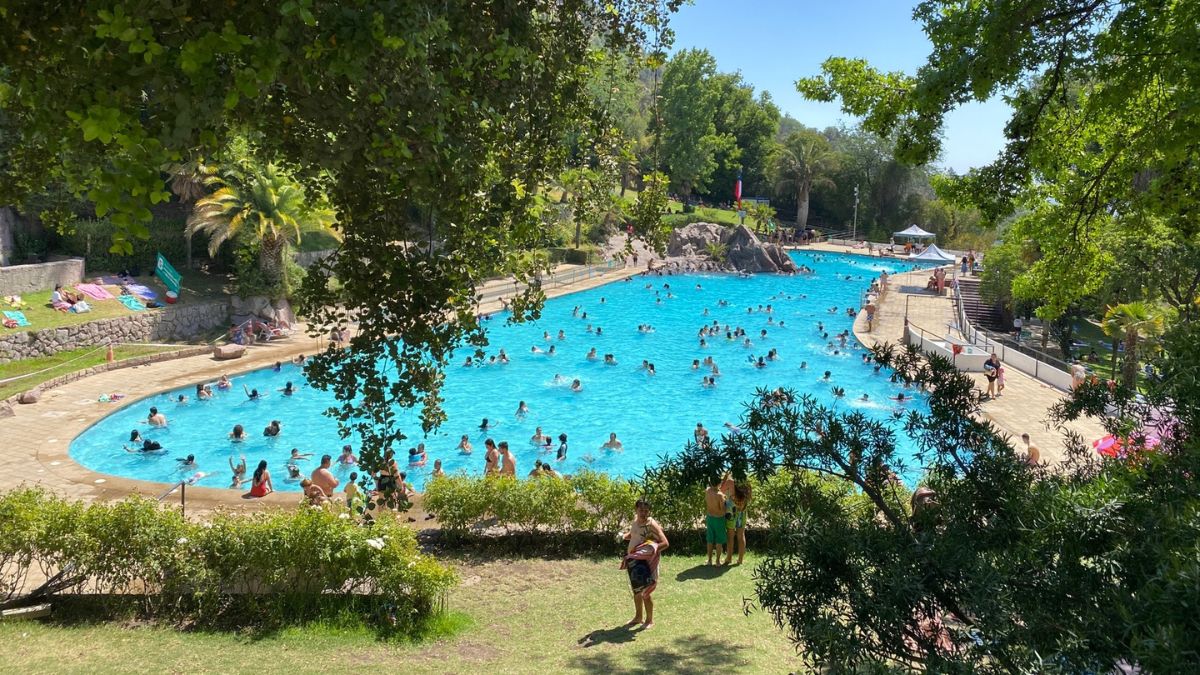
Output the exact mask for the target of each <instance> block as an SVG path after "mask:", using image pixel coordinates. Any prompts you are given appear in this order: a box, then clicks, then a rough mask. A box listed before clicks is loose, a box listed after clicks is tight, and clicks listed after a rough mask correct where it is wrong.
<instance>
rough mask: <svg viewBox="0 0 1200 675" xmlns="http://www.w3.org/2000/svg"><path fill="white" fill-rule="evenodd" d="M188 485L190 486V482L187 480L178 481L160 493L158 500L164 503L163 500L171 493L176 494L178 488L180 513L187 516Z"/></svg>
mask: <svg viewBox="0 0 1200 675" xmlns="http://www.w3.org/2000/svg"><path fill="white" fill-rule="evenodd" d="M187 486H188V482H187V481H186V480H181V481H179V482H178V483H176V484H174V485H172V486H171V487H170V488H168V489H167V491H166V492H164V493H162V494H161V495H159V496H158V499H157V500H156V501H158V503H159V504H161V503H163V500H165V499H166V498H167V497H170V496H171V495H173V494H175V491H176V490H178V491H179V515H181V516H186V515H187Z"/></svg>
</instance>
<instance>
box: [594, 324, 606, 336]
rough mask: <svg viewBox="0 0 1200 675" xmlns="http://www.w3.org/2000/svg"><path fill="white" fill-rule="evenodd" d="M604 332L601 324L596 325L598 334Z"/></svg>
mask: <svg viewBox="0 0 1200 675" xmlns="http://www.w3.org/2000/svg"><path fill="white" fill-rule="evenodd" d="M603 332H604V329H603V328H601V327H600V326H596V335H600V334H601V333H603Z"/></svg>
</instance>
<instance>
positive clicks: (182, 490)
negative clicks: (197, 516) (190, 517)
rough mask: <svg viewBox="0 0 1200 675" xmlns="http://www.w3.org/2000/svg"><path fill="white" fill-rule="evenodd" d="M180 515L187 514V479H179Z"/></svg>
mask: <svg viewBox="0 0 1200 675" xmlns="http://www.w3.org/2000/svg"><path fill="white" fill-rule="evenodd" d="M179 515H181V516H185V517H186V516H187V481H184V480H181V481H179Z"/></svg>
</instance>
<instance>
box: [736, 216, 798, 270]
mask: <svg viewBox="0 0 1200 675" xmlns="http://www.w3.org/2000/svg"><path fill="white" fill-rule="evenodd" d="M725 247H726V256H727V257H728V259H729V264H730V265H733V267H734V269H737V270H738V271H741V272H795V271H796V264H795V263H793V262H792V259H791V258H790V257H789V256H788V254H787V251H784V250H783V249H782V248H781V247H779V246H778V245H776V244H764V243H763V242H761V241H759V239H758V237H757V236H756V235H755V234H754V233H753V232H751V231H750V230H749V229H748V228H747V227H746V226H745V225H738V226H737V227H736V228H734V230H733V233H732V234H731V235H730V236H729V238H728V239H727V240H726V241H725Z"/></svg>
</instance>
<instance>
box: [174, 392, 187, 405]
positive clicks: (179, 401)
mask: <svg viewBox="0 0 1200 675" xmlns="http://www.w3.org/2000/svg"><path fill="white" fill-rule="evenodd" d="M187 402H188V397H187V396H184V395H183V394H180V395H179V398H177V399H175V403H176V405H184V404H186V403H187Z"/></svg>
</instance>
